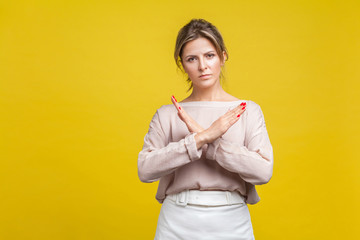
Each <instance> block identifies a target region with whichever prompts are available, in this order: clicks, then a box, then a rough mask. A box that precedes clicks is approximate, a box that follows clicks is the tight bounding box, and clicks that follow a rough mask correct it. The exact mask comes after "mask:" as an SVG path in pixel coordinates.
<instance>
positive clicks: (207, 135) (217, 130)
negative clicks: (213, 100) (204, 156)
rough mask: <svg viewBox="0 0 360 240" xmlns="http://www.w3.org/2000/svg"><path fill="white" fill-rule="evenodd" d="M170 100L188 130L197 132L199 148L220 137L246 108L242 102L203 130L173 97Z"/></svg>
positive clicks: (196, 138)
mask: <svg viewBox="0 0 360 240" xmlns="http://www.w3.org/2000/svg"><path fill="white" fill-rule="evenodd" d="M171 101H172V102H173V104H174V105H175V107H176V109H177V110H178V116H179V117H180V119H181V120H182V121H183V122H184V123H185V124H186V126H187V128H188V129H189V131H190V132H197V133H198V134H196V135H195V140H196V146H197V148H198V149H199V148H201V147H202V146H203V145H204V144H207V143H212V142H213V141H215V140H216V139H217V138H219V137H221V136H222V135H223V134H224V133H225V132H226V131H227V130H228V129H229V128H230V127H231V126H232V125H233V124H234V123H236V122H237V121H238V120H239V119H240V116H241V114H242V113H243V112H244V111H245V109H246V103H245V102H243V103H241V104H240V105H239V106H237V107H236V108H234V109H232V110H228V111H227V112H226V113H225V114H224V115H222V116H221V117H219V118H218V119H217V120H216V121H215V122H213V124H211V126H210V127H209V128H208V129H206V130H204V129H203V128H202V127H201V126H200V125H199V124H198V123H197V122H196V121H195V120H194V119H192V118H191V117H190V116H189V115H188V114H187V113H186V111H185V110H184V109H183V108H182V107H181V106H180V105H179V103H178V102H177V101H176V99H175V97H174V96H172V97H171Z"/></svg>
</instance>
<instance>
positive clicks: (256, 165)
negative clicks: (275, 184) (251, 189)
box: [206, 103, 274, 185]
mask: <svg viewBox="0 0 360 240" xmlns="http://www.w3.org/2000/svg"><path fill="white" fill-rule="evenodd" d="M253 105H254V106H255V107H254V108H255V109H254V111H252V112H249V114H248V119H247V129H246V131H245V146H244V145H242V144H239V143H235V142H229V141H226V140H224V139H223V138H222V137H220V138H218V139H216V140H215V141H214V142H212V143H210V144H209V145H208V149H207V152H206V158H207V159H211V160H216V161H217V162H218V163H219V164H220V165H221V166H222V167H223V168H225V169H227V170H228V171H231V172H235V173H238V174H239V175H240V177H241V178H242V179H243V180H244V181H246V182H248V183H251V184H253V185H262V184H265V183H267V182H269V181H270V179H271V177H272V172H273V161H274V160H273V148H272V146H271V143H270V139H269V136H268V133H267V130H266V126H265V120H264V115H263V112H262V111H261V108H260V106H259V105H258V104H255V103H253Z"/></svg>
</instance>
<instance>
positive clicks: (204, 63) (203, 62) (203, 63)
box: [199, 58, 207, 70]
mask: <svg viewBox="0 0 360 240" xmlns="http://www.w3.org/2000/svg"><path fill="white" fill-rule="evenodd" d="M206 67H207V66H206V62H205V60H204V59H202V58H200V59H199V70H204V69H206Z"/></svg>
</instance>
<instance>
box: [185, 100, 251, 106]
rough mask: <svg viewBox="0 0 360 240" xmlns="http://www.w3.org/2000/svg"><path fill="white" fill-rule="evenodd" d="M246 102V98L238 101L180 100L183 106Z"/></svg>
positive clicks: (228, 104) (224, 104)
mask: <svg viewBox="0 0 360 240" xmlns="http://www.w3.org/2000/svg"><path fill="white" fill-rule="evenodd" d="M241 102H246V100H236V101H191V102H179V104H180V105H181V106H221V107H223V106H231V105H234V104H236V103H239V104H240V103H241Z"/></svg>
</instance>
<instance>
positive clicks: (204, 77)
mask: <svg viewBox="0 0 360 240" xmlns="http://www.w3.org/2000/svg"><path fill="white" fill-rule="evenodd" d="M210 76H211V74H205V75H201V76H200V78H201V79H207V78H209V77H210Z"/></svg>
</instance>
